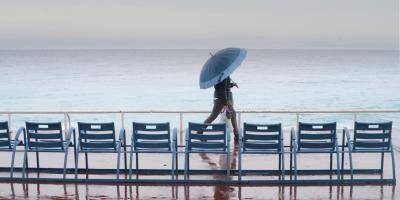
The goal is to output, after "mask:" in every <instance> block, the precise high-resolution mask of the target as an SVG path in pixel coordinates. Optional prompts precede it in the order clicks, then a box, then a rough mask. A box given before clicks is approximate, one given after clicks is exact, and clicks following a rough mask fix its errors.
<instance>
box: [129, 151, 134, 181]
mask: <svg viewBox="0 0 400 200" xmlns="http://www.w3.org/2000/svg"><path fill="white" fill-rule="evenodd" d="M129 158H130V159H129V179H132V162H133V147H132V146H131V152H130V155H129Z"/></svg>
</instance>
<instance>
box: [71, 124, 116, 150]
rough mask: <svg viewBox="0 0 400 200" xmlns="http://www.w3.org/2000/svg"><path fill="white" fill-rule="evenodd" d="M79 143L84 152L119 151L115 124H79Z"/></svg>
mask: <svg viewBox="0 0 400 200" xmlns="http://www.w3.org/2000/svg"><path fill="white" fill-rule="evenodd" d="M78 132H79V143H80V147H81V149H83V150H90V149H115V150H116V149H117V146H116V140H115V127H114V122H110V123H83V122H78Z"/></svg>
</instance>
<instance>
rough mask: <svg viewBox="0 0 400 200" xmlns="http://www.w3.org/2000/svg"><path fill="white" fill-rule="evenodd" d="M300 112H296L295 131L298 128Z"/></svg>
mask: <svg viewBox="0 0 400 200" xmlns="http://www.w3.org/2000/svg"><path fill="white" fill-rule="evenodd" d="M299 122H300V114H299V113H296V131H298V130H299Z"/></svg>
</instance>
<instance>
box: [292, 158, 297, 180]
mask: <svg viewBox="0 0 400 200" xmlns="http://www.w3.org/2000/svg"><path fill="white" fill-rule="evenodd" d="M293 161H294V180H295V181H297V154H296V152H295V153H294V155H293Z"/></svg>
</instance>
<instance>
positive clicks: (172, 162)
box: [171, 152, 175, 180]
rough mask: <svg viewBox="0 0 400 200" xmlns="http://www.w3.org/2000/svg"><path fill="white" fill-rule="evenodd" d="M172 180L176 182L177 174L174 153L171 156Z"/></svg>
mask: <svg viewBox="0 0 400 200" xmlns="http://www.w3.org/2000/svg"><path fill="white" fill-rule="evenodd" d="M171 157H172V158H171V180H174V173H175V166H174V165H175V153H174V152H172V155H171Z"/></svg>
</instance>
